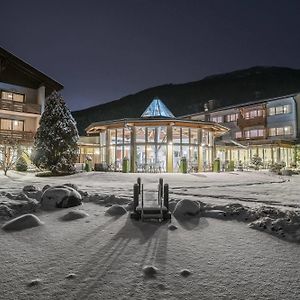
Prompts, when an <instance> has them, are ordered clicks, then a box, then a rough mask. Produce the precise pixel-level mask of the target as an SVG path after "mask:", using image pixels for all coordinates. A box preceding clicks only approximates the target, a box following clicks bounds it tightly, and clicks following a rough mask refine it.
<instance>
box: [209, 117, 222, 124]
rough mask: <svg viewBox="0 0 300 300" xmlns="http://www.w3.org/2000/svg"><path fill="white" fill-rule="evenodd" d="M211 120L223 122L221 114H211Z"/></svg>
mask: <svg viewBox="0 0 300 300" xmlns="http://www.w3.org/2000/svg"><path fill="white" fill-rule="evenodd" d="M210 120H211V122H216V123H223V116H211V117H210Z"/></svg>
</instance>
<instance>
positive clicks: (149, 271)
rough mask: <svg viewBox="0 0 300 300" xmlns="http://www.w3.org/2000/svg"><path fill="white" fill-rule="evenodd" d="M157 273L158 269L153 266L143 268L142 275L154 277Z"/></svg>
mask: <svg viewBox="0 0 300 300" xmlns="http://www.w3.org/2000/svg"><path fill="white" fill-rule="evenodd" d="M157 272H158V269H157V268H156V267H154V266H144V267H143V273H144V275H145V276H146V277H154V276H155V275H156V274H157Z"/></svg>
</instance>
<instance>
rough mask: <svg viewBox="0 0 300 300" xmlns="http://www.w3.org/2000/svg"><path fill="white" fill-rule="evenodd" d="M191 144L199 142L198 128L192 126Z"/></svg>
mask: <svg viewBox="0 0 300 300" xmlns="http://www.w3.org/2000/svg"><path fill="white" fill-rule="evenodd" d="M191 144H198V129H194V128H191Z"/></svg>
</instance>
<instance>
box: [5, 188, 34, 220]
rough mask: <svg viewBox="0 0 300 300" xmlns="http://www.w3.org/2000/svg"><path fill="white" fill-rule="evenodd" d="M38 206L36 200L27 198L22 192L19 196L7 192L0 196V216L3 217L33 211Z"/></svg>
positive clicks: (6, 217)
mask: <svg viewBox="0 0 300 300" xmlns="http://www.w3.org/2000/svg"><path fill="white" fill-rule="evenodd" d="M38 207H39V202H38V201H37V200H35V199H31V198H28V197H27V196H26V195H25V194H23V193H21V195H20V196H19V195H12V194H10V193H7V194H4V195H2V197H0V217H1V218H3V219H8V218H10V217H13V216H17V215H20V214H26V213H32V212H35V211H36V210H37V209H38Z"/></svg>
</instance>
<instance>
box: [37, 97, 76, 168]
mask: <svg viewBox="0 0 300 300" xmlns="http://www.w3.org/2000/svg"><path fill="white" fill-rule="evenodd" d="M78 139H79V135H78V131H77V127H76V122H75V120H74V118H73V116H72V115H71V112H70V110H69V109H68V108H67V106H66V104H65V102H64V100H63V98H62V96H61V95H60V94H58V93H57V92H56V91H55V92H53V93H52V94H51V95H50V96H49V97H48V98H47V99H46V104H45V111H44V113H43V114H42V116H41V119H40V126H39V128H38V130H37V133H36V135H35V140H34V146H33V155H32V161H33V163H34V164H35V165H36V166H37V167H39V168H43V169H47V170H50V171H51V172H52V173H54V174H59V173H72V172H74V170H75V168H74V164H75V162H76V159H77V155H78V145H77V141H78Z"/></svg>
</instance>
